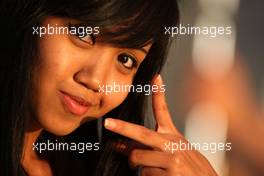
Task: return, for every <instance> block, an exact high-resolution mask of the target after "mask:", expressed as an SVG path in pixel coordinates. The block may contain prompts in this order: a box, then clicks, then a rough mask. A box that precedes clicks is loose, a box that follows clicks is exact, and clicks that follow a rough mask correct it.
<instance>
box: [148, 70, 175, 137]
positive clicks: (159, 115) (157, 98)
mask: <svg viewBox="0 0 264 176" xmlns="http://www.w3.org/2000/svg"><path fill="white" fill-rule="evenodd" d="M154 85H156V86H157V87H158V88H159V89H158V91H153V95H152V108H153V111H154V116H155V119H156V122H157V132H160V133H170V132H177V133H179V132H178V130H177V129H176V128H175V126H174V124H173V121H172V119H171V116H170V113H169V110H168V106H167V103H166V99H165V89H163V88H162V87H163V86H164V85H163V81H162V78H161V76H160V75H157V76H156V77H155V78H154V81H153V86H154Z"/></svg>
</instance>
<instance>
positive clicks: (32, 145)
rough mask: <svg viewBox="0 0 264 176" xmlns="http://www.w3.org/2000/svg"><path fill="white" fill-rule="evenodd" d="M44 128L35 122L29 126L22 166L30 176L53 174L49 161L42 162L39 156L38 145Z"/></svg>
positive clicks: (49, 175) (48, 175)
mask: <svg viewBox="0 0 264 176" xmlns="http://www.w3.org/2000/svg"><path fill="white" fill-rule="evenodd" d="M42 130H43V129H42V128H41V127H40V126H39V125H38V123H36V122H35V121H31V122H30V123H28V124H27V128H26V133H25V138H24V146H23V154H22V159H21V164H22V166H23V168H24V170H25V172H26V173H27V175H29V176H33V175H34V176H44V175H46V176H51V175H52V172H51V169H50V166H49V164H48V162H47V161H45V160H41V159H40V158H39V156H38V154H37V150H38V144H37V143H36V141H37V139H38V137H39V135H40V133H41V132H42Z"/></svg>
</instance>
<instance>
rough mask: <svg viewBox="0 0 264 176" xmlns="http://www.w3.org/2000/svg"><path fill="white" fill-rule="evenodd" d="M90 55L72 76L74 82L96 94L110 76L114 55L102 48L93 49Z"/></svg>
mask: <svg viewBox="0 0 264 176" xmlns="http://www.w3.org/2000/svg"><path fill="white" fill-rule="evenodd" d="M91 53H92V54H88V55H87V56H86V58H85V62H84V63H83V64H82V65H81V66H80V69H79V70H78V71H77V72H76V73H75V74H74V80H75V81H76V82H78V83H79V84H81V85H83V86H85V87H86V88H87V89H91V90H93V91H95V92H98V91H99V90H100V89H99V88H100V86H102V85H104V84H105V83H106V82H107V79H108V78H109V76H110V75H111V70H112V67H113V66H114V57H115V55H114V52H113V50H111V49H103V48H101V49H94V50H93V51H91Z"/></svg>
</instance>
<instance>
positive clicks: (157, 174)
mask: <svg viewBox="0 0 264 176" xmlns="http://www.w3.org/2000/svg"><path fill="white" fill-rule="evenodd" d="M166 175H167V174H166V171H165V170H164V169H161V168H156V167H142V169H141V171H140V176H166Z"/></svg>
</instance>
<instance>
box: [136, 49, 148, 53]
mask: <svg viewBox="0 0 264 176" xmlns="http://www.w3.org/2000/svg"><path fill="white" fill-rule="evenodd" d="M137 50H139V51H141V52H143V53H145V54H148V52H147V50H145V49H144V48H137Z"/></svg>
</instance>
